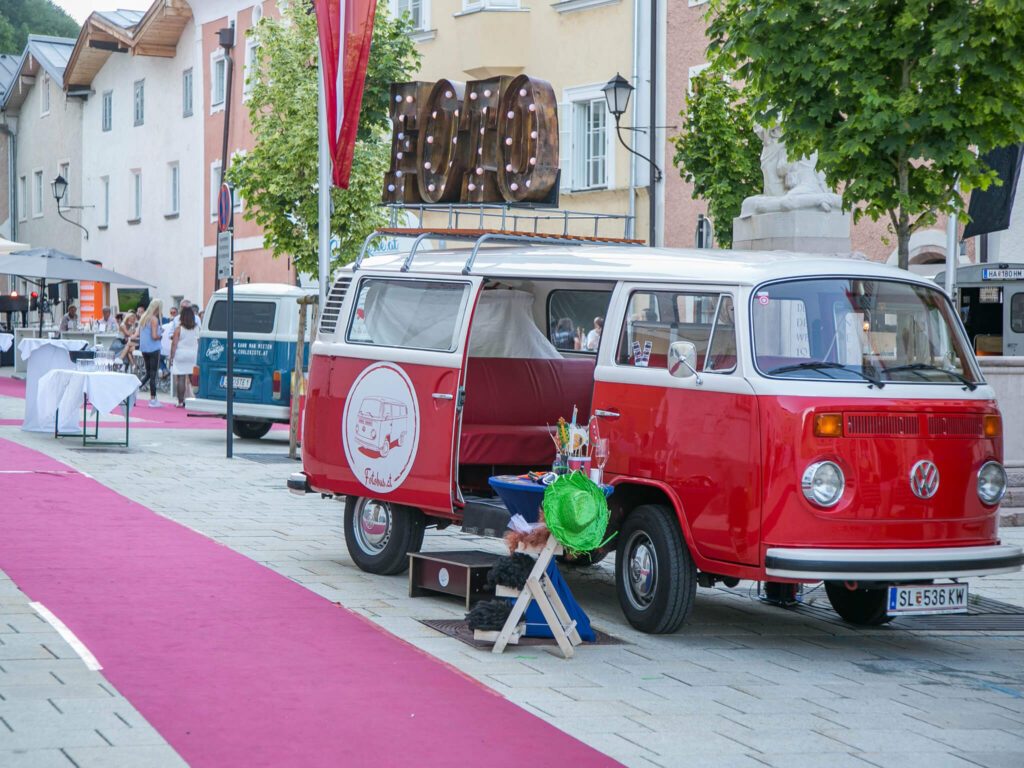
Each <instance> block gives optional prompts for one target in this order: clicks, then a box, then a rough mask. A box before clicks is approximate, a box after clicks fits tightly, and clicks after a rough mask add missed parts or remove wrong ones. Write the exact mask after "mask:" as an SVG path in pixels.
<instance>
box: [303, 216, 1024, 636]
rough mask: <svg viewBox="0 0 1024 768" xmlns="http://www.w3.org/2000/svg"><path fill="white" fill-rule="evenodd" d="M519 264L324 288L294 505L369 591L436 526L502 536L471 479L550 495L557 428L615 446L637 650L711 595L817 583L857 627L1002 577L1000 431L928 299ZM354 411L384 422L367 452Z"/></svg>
mask: <svg viewBox="0 0 1024 768" xmlns="http://www.w3.org/2000/svg"><path fill="white" fill-rule="evenodd" d="M439 236H440V237H447V238H448V239H454V237H453V233H451V232H449V233H443V234H440V235H439ZM488 239H492V240H493V239H494V236H491V237H489V238H488ZM519 240H520V241H526V242H518V241H517V242H515V243H513V244H505V245H500V244H498V245H495V244H494V243H490V244H484V243H482V242H478V243H476V244H475V245H474V246H473V247H472V249H459V248H455V249H450V250H432V251H430V252H425V253H416V252H415V248H414V250H413V252H411V253H410V254H408V255H406V254H386V255H380V256H375V257H372V258H367V259H365V260H361V263H358V264H357V265H354V266H351V267H348V268H346V269H345V270H344V271H343V272H342V274H341V276H340V277H339V278H338V279H337V281H336V282H335V283H334V285H333V288H332V290H331V292H330V296H329V299H328V301H327V305H326V307H325V309H324V312H323V315H322V319H321V323H320V327H319V333H318V336H317V339H316V342H315V343H314V344H313V347H312V360H311V364H310V375H309V387H308V395H307V402H306V412H305V425H304V430H305V432H304V434H305V440H304V443H303V472H302V473H299V474H297V475H293V476H292V478H290V480H289V487H290V488H291V489H292V490H294V491H296V492H309V491H315V492H319V493H322V494H324V495H327V496H331V497H335V498H339V499H343V500H344V502H345V537H346V543H347V546H348V550H349V552H350V554H351V556H352V558H353V560H354V561H355V562H356V564H357V565H358V566H359V567H360V568H362V569H363V570H366V571H370V572H374V573H397V572H400V571H402V570H403V569H404V568H405V567H406V565H407V561H408V558H407V554H408V553H409V552H413V551H416V550H418V549H419V547H420V545H421V543H422V541H423V535H424V529H425V528H426V527H428V526H430V525H436V526H437V527H445V526H447V525H449V524H451V523H456V524H462V525H463V526H464V527H470V528H472V529H475V530H480V529H482V528H491V529H495V530H497V531H498V532H500V531H501V530H503V528H504V525H503V522H504V520H503V519H502V513H503V509H502V507H501V506H500V504H496V503H495V501H494V499H493V498H492V493H491V491H490V489H489V486H488V483H487V478H488V477H490V476H492V475H495V474H507V473H519V472H524V471H526V470H537V469H544V468H546V467H549V466H550V464H551V461H552V451H553V446H552V441H551V438H550V437H549V435H548V429H549V427H550V426H551V425H553V424H554V423H555V422H556V421H557V420H558V418H559V417H560V416H565V417H567V418H568V417H569V416H570V415H571V413H572V410H573V407H576V408H577V409H578V413H579V414H580V416H579V419H580V420H581V421H585V420H586V419H587V418H589V417H590V415H591V414H593V415H595V416H597V417H598V420H599V424H600V430H601V434H602V436H603V437H608V438H609V439H610V458H609V460H608V464H607V468H606V475H605V477H606V482H610V483H612V484H613V485H614V486H615V490H614V493H613V494H612V495H611V497H610V498H609V504H610V506H611V508H612V519H611V523H610V530H609V533H611V532H613V531H614V532H616V534H617V535H616V536H615V538H614V539H613V540H612V542H611V543H610V544H609V545H608V547H609V549H614V550H615V554H616V567H615V572H616V582H617V592H618V596H619V601H620V603H621V606H622V609H623V611H624V613H625V615H626V617H627V618H628V620H629V621H630V623H631V624H633V626H635V627H637V628H638V629H640V630H643V631H646V632H655V633H662V632H672V631H674V630H676V629H677V628H678V627H679V626H680V625H681V624H682V622H683V621H684V619H685V618H686V616H687V614H688V613H689V612H690V610H691V608H692V605H693V601H694V595H695V592H696V589H697V586H698V585H700V586H704V587H709V586H713V585H714V584H715V583H716V582H723V583H725V584H726V585H735V584H736V583H737V582H738V581H739V580H741V579H753V580H758V581H762V582H767V583H769V584H770V585H772V586H773V587H774V588H775V589H776V590H777V591H778V590H780V589H781V590H782V592H783V593H784V592H785V591H786V590H787V589H788V587H787V585H795V584H799V583H813V582H822V581H823V582H824V583H825V587H826V590H827V593H828V596H829V598H830V600H831V602H832V605H833V607H834V608H835V610H836V611H837V612H838V613H839V614H840V615H841V616H842V617H843V618H844V619H846V620H848V621H850V622H854V623H861V624H877V623H882V622H884V621H886V620H888V618H889V617H890V616H891V615H892V614H893V613H896V612H902V611H915V610H916V611H919V612H926V611H927V612H941V611H952V610H963V609H964V608H965V607H966V600H967V587H966V583H965V581H964V580H965V579H966V578H968V577H971V576H985V575H990V574H997V573H1007V572H1011V571H1016V570H1019V569H1020V568H1021V565H1022V563H1024V553H1022V551H1021V548H1020V547H1016V546H1009V545H1005V544H1000V541H999V532H998V505H999V502H1000V500H1001V498H1002V495H1003V492H1004V489H1005V485H1006V475H1005V473H1004V471H1003V468H1002V465H1001V461H1002V438H1001V430H1002V426H1001V422H1000V416H999V410H998V408H997V407H996V403H995V400H994V396H993V392H992V390H991V389H990V388H989V386H988V385H987V384H986V383H985V381H984V379H983V378H982V376H981V373H980V371H979V369H978V366H977V364H976V362H975V360H974V357H973V355H972V353H971V350H970V347H969V345H968V344H967V343H966V341H965V336H964V331H963V327H962V325H961V323H960V320H959V319H958V317H957V315H956V312H955V311H954V309H953V307H952V305H951V304H950V302H949V300H948V299H947V297H946V296H945V294H944V293H942V292H941V291H940V290H939V289H938V288H936V286H935V285H934V284H932V283H930V282H928V281H926V280H923V279H921V278H919V277H917V276H915V275H912V274H909V273H907V272H904V271H900V270H897V269H894V268H890V267H886V266H883V265H879V264H875V263H871V262H867V261H860V260H854V259H842V258H822V257H817V256H808V255H799V254H786V253H777V252H768V253H757V252H729V251H706V250H703V251H686V250H669V249H646V248H636V247H628V246H625V245H601V244H586V243H581V242H579V241H574V240H562V241H559V240H557V239H556V240H554V241H551V240H542V239H540V238H538V239H537V241H536V242H529V241H530V238H524V237H521V238H519ZM596 318H603V320H604V323H603V331H602V332H601V338H600V343H599V344H598V345H597V347H598V348H597V350H596V351H588V350H587V349H585V348H580V347H586V346H587V345H586V344H581V343H580V339H581V337H582V336H583V335H584V334H586V333H587V332H588V331H589V330H590V329H591V328H592V327H596V326H597V324H596V323H595V322H594V321H595V319H596ZM367 403H370V404H372V406H373V408H374V409H376V410H374V413H383V410H382V409H384V408H387V409H389V413H392V414H398V413H401V414H404V418H405V423H404V426H403V428H402V436H401V438H400V439H399V438H398V437H397V436H396V435H394V434H392V435H390V442H389V443H388V449H387V450H386V451H385V450H383V449H382V447H381V445H382V444H381V443H380V442H379V441H380V440H381V439H383V438H381V437H379V436H378V437H377V438H373V437H367V435H366V434H364V432H365V430H366V422H367V417H366V407H367V405H366V404H367ZM375 423H380V422H379V420H378V422H375ZM374 440H376V441H377V442H374ZM504 515H505V518H504V519H505V520H507V512H504ZM601 554H603V553H600V552H598V553H595V559H596V558H597V557H599V556H600V555H601Z"/></svg>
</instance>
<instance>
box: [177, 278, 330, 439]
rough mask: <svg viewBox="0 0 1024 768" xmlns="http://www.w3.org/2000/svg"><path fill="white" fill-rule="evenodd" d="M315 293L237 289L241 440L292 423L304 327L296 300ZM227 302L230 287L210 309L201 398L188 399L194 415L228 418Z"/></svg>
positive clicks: (200, 361)
mask: <svg viewBox="0 0 1024 768" xmlns="http://www.w3.org/2000/svg"><path fill="white" fill-rule="evenodd" d="M313 293H316V291H314V290H311V289H306V288H297V287H295V286H293V285H286V284H280V283H249V284H247V285H240V286H237V287H236V288H235V314H234V325H235V345H234V346H235V370H234V380H235V402H234V432H235V434H236V435H237V436H238V437H242V438H247V439H250V440H257V439H259V438H261V437H263V436H264V435H265V434H267V432H269V431H270V427H271V425H272V424H275V423H276V424H287V423H288V420H289V416H290V409H291V378H292V369H293V367H294V365H295V344H296V340H297V339H298V325H299V307H298V304H297V303H296V299H298V298H300V297H302V296H308V295H311V294H313ZM227 304H228V303H227V289H226V288H222V289H220V290H219V291H217V292H216V293H214V294H213V296H211V297H210V303H209V304H208V305H207V307H206V314H205V317H204V320H203V329H202V332H201V333H200V337H199V352H198V355H197V357H196V367H197V368H198V374H199V387H198V389H197V390H196V396H195V397H193V398H189V399H188V400H186V401H185V408H186V409H187V410H188V411H189V412H190V413H195V414H213V415H217V416H222V417H223V416H226V413H227V403H226V397H227V395H226V392H227V390H226V381H227V308H228V306H227ZM310 321H312V318H310ZM306 360H307V362H308V360H309V351H308V344H307V350H306Z"/></svg>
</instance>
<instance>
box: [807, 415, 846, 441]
mask: <svg viewBox="0 0 1024 768" xmlns="http://www.w3.org/2000/svg"><path fill="white" fill-rule="evenodd" d="M814 436H815V437H842V436H843V414H841V413H819V414H817V415H816V416H815V417H814Z"/></svg>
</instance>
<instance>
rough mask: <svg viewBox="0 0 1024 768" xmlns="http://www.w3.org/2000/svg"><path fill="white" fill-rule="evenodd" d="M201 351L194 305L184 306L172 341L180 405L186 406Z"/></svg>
mask: <svg viewBox="0 0 1024 768" xmlns="http://www.w3.org/2000/svg"><path fill="white" fill-rule="evenodd" d="M198 351H199V324H198V323H197V322H196V313H195V310H193V309H192V307H182V308H181V314H180V316H179V322H178V327H177V328H175V329H174V338H173V339H172V341H171V373H172V374H173V376H174V396H175V397H177V398H178V407H179V408H184V407H185V397H186V395H187V393H188V388H189V387H188V379H189V376H191V375H192V368H193V367H194V366H195V364H196V355H197V353H198Z"/></svg>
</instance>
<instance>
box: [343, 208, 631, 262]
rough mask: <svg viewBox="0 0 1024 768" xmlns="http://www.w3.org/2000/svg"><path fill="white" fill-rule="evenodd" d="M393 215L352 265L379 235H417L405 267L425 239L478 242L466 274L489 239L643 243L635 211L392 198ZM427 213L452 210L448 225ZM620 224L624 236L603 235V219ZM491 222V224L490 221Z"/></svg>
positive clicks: (363, 255) (364, 247)
mask: <svg viewBox="0 0 1024 768" xmlns="http://www.w3.org/2000/svg"><path fill="white" fill-rule="evenodd" d="M387 207H388V209H389V213H390V218H391V226H389V227H386V228H382V229H378V230H377V231H376V232H374V233H373V234H371V235H370V236H369V237H367V238H366V240H365V241H364V242H363V247H362V248H361V249H360V250H359V256H358V257H357V258H356V260H355V263H354V264H353V265H352V269H353V270H358V269H359V267H360V265H361V264H362V262H363V259H364V258H365V257H366V254H367V251H368V250H369V248H370V245H371V243H373V241H374V240H376V239H377V238H381V237H412V238H415V240H414V241H413V244H412V247H411V248H410V249H409V253H408V255H407V256H406V258H405V261H404V262H403V263H402V271H403V272H408V271H409V270H410V269H411V268H412V262H413V259H415V258H416V253H417V252H418V251H419V247H420V244H421V243H422V242H423V241H424V240H455V241H459V242H472V243H473V248H472V251H471V252H470V255H469V258H468V259H467V260H466V265H465V266H464V267H463V269H462V272H463V274H467V275H468V274H469V273H470V272H471V271H472V269H473V263H474V262H475V261H476V257H477V253H479V251H480V247H481V246H482V245H484V244H485V243H495V242H502V243H527V244H534V245H537V244H542V245H552V244H558V245H594V244H605V245H643V244H644V243H643V241H641V240H634V239H632V238H631V237H629V236H630V235H631V234H632V227H633V217H632V216H628V215H623V214H619V213H590V212H585V211H568V210H559V209H555V208H551V207H548V206H544V205H528V204H527V205H520V204H517V205H509V204H501V203H493V204H489V203H449V204H444V203H440V204H433V205H427V204H421V205H409V204H392V205H388V206H387ZM409 214H413V215H415V216H416V217H418V219H419V224H420V226H419V227H402V226H399V220H400V217H402V216H403V215H404V217H405V218H406V219H407V218H408V215H409ZM424 215H430V216H431V217H432V218H433V219H434V220H437V219H439V218H440V217H441V216H445V215H446V216H447V224H446V225H436V226H428V225H427V224H425V223H424ZM467 219H469V220H470V221H471V222H472V223H474V224H476V225H477V226H476V227H472V228H466V227H464V226H462V225H463V223H464V222H465V221H466V220H467ZM602 223H607V224H617V225H620V226H621V227H622V232H623V235H624V236H623V237H606V236H603V235H601V233H600V230H601V224H602ZM580 224H584V225H586V227H587V230H589V228H590V226H591V224H592V225H593V234H587V235H579V234H570V229H578V228H579V227H578V226H575V225H580ZM488 225H490V226H488ZM542 226H543V227H544V228H545V229H549V228H553V227H557V228H560V229H561V230H562V231H561V232H560V233H559V232H543V231H541V227H542Z"/></svg>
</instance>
